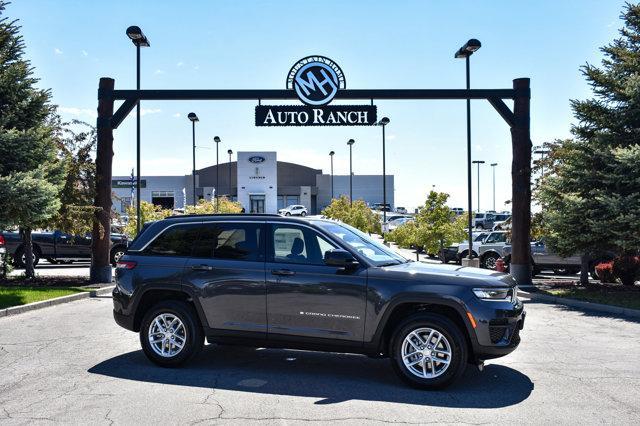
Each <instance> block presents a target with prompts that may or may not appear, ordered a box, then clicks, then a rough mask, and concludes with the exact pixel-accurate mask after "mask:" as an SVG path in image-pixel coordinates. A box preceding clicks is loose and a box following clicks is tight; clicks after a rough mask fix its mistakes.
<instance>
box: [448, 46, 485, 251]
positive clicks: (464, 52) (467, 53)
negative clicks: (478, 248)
mask: <svg viewBox="0 0 640 426" xmlns="http://www.w3.org/2000/svg"><path fill="white" fill-rule="evenodd" d="M480 46H482V45H481V44H480V41H479V40H477V39H475V38H472V39H470V40H469V41H467V42H466V43H465V44H464V45H463V46H462V47H461V48H460V49H458V50H457V51H456V53H455V55H454V57H456V58H464V59H465V65H466V80H467V81H466V82H467V86H466V87H467V90H469V89H470V88H471V77H470V74H471V71H470V64H469V57H471V55H473V53H474V52H476V51H477V50H478V49H480ZM471 197H472V194H471V99H469V98H467V204H468V206H467V207H468V209H467V212H468V215H469V218H468V227H469V255H468V259H469V260H471V259H472V258H473V256H472V255H471V253H473V207H472V205H471V204H472V201H471Z"/></svg>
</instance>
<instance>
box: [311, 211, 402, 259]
mask: <svg viewBox="0 0 640 426" xmlns="http://www.w3.org/2000/svg"><path fill="white" fill-rule="evenodd" d="M313 224H314V225H317V226H319V227H320V228H322V229H324V230H325V231H327V232H330V233H331V234H333V235H334V236H336V237H338V238H340V239H341V240H342V241H344V242H345V243H347V244H348V245H349V246H350V247H351V248H353V249H355V250H356V251H357V252H358V253H360V254H361V255H362V256H364V257H366V258H367V259H368V260H369V261H371V263H373V264H374V265H376V266H390V265H399V264H400V263H406V262H408V260H407V259H405V258H404V257H402V256H400V255H399V254H398V253H396V252H394V251H393V250H391V249H390V248H388V247H387V246H385V245H383V244H380V243H379V242H377V241H375V240H374V239H372V238H371V237H370V236H368V235H367V234H365V233H364V232H361V231H359V230H357V229H356V228H354V227H352V226H349V225H345V224H344V223H336V222H326V221H321V220H319V221H313Z"/></svg>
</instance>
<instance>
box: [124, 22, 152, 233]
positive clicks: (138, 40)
mask: <svg viewBox="0 0 640 426" xmlns="http://www.w3.org/2000/svg"><path fill="white" fill-rule="evenodd" d="M127 37H129V38H130V39H131V41H132V42H133V44H134V46H136V90H140V48H141V47H149V46H150V45H151V44H150V43H149V39H148V38H147V37H146V36H145V35H144V34H143V33H142V30H141V29H140V27H137V26H135V25H132V26H130V27H129V28H127ZM136 171H137V172H138V173H137V175H138V176H137V177H136V233H137V234H138V233H140V100H138V101H137V102H136Z"/></svg>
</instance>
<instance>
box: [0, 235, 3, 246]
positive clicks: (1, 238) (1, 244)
mask: <svg viewBox="0 0 640 426" xmlns="http://www.w3.org/2000/svg"><path fill="white" fill-rule="evenodd" d="M3 245H4V237H3V236H2V235H0V246H3Z"/></svg>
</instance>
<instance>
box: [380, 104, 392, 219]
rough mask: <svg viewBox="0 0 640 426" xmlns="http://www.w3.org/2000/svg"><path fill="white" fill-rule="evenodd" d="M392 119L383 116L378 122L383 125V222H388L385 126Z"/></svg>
mask: <svg viewBox="0 0 640 426" xmlns="http://www.w3.org/2000/svg"><path fill="white" fill-rule="evenodd" d="M390 121H391V120H389V118H388V117H383V118H382V120H380V123H378V124H379V125H380V126H382V223H387V163H386V158H385V128H386V127H387V124H389V122H390Z"/></svg>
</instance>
